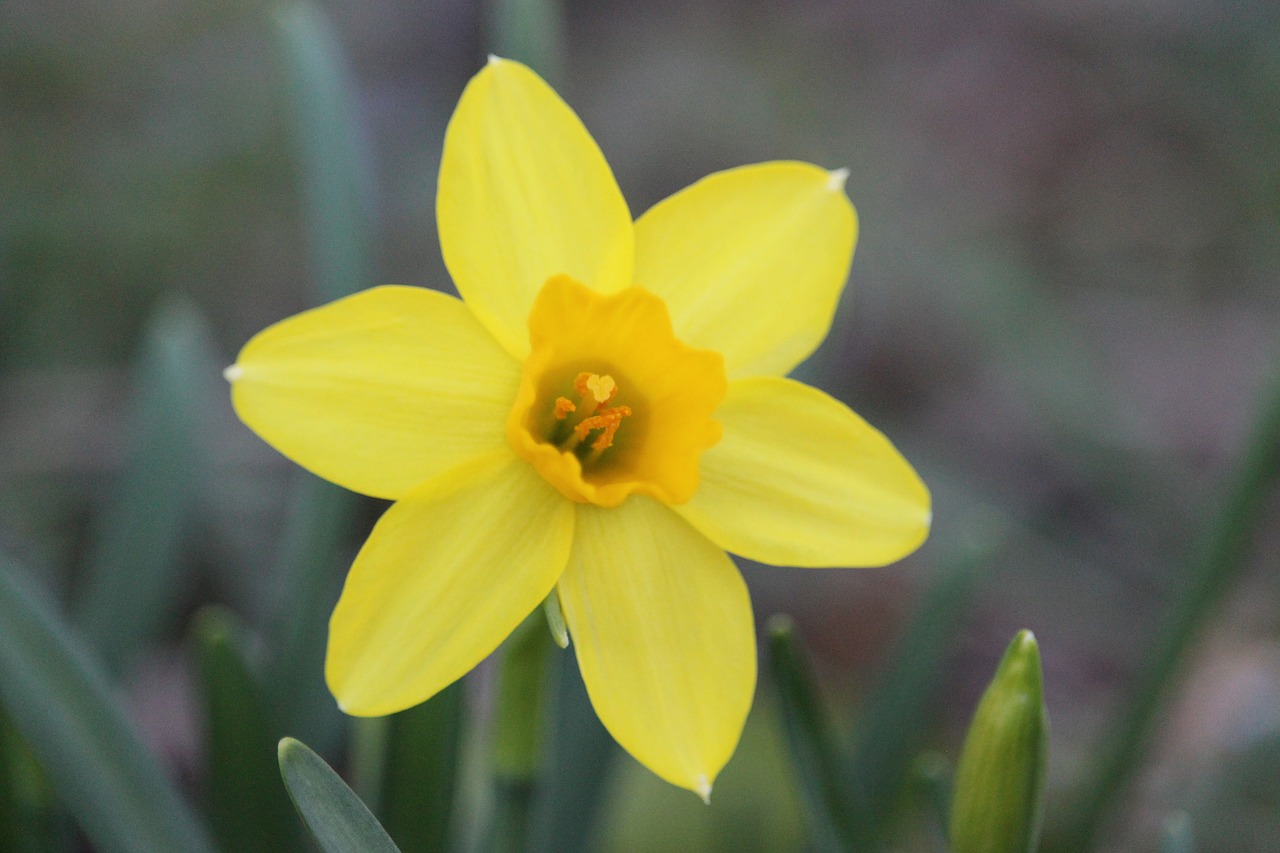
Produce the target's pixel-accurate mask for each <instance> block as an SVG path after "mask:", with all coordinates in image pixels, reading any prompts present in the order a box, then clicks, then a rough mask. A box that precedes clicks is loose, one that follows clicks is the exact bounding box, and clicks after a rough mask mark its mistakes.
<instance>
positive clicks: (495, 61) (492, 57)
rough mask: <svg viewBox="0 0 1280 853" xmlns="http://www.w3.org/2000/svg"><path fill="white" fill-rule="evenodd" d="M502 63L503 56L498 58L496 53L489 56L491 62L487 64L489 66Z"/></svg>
mask: <svg viewBox="0 0 1280 853" xmlns="http://www.w3.org/2000/svg"><path fill="white" fill-rule="evenodd" d="M502 61H503V59H502V57H501V56H498V54H496V53H491V54H489V61H488V62H487V63H486V64H487V65H497V64H498V63H499V62H502Z"/></svg>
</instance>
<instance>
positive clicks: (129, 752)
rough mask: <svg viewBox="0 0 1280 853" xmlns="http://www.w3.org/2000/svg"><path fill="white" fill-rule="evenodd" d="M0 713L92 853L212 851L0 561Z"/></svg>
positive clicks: (78, 656) (105, 688) (107, 697)
mask: <svg viewBox="0 0 1280 853" xmlns="http://www.w3.org/2000/svg"><path fill="white" fill-rule="evenodd" d="M0 625H3V626H4V629H3V631H0V703H2V704H3V705H4V707H5V709H6V710H7V711H8V713H9V716H10V718H11V719H12V720H13V722H14V724H15V725H16V726H17V728H18V730H19V731H20V732H22V735H23V737H24V738H26V740H27V742H28V743H29V744H30V745H31V748H32V749H33V750H34V751H35V754H36V756H37V757H38V758H39V759H40V762H41V764H43V765H44V766H45V767H46V768H47V769H48V772H49V778H50V781H51V782H52V783H53V786H54V788H55V789H56V790H57V792H58V794H59V796H60V797H61V798H62V800H63V802H65V803H66V804H67V807H68V808H69V809H70V811H71V813H72V814H73V816H74V817H75V819H76V820H77V821H78V822H79V824H80V826H81V827H82V828H83V829H84V831H85V833H86V834H87V835H88V836H89V838H90V840H91V841H92V842H93V844H94V847H95V848H96V849H97V850H100V851H104V853H110V852H111V851H120V853H151V852H152V851H154V853H169V851H174V850H182V851H191V853H204V852H205V851H212V850H213V845H212V844H211V843H210V841H209V840H208V836H207V835H206V833H205V829H204V827H203V826H202V825H201V824H200V822H199V820H198V819H197V818H196V816H195V815H194V814H193V813H192V812H191V811H190V810H189V808H188V807H187V805H186V803H185V802H183V800H182V799H181V797H180V796H179V795H178V793H177V791H175V790H174V788H173V786H172V785H170V784H169V782H168V780H166V779H165V777H164V775H163V774H162V773H161V772H160V769H159V768H158V767H157V766H156V763H155V760H154V759H153V758H152V757H151V753H150V752H148V751H147V748H146V747H145V746H144V745H143V744H142V742H141V740H140V739H139V737H138V735H137V733H136V732H135V731H134V729H133V728H132V727H131V726H130V724H129V721H128V719H127V718H126V716H125V714H124V711H123V710H122V708H121V706H120V702H119V700H118V698H117V696H116V694H115V690H114V689H113V687H112V685H111V684H110V683H109V682H108V681H107V678H106V676H105V675H104V674H103V671H102V666H101V664H100V663H98V662H97V661H96V660H94V659H93V658H91V657H90V655H89V652H88V651H87V650H86V648H85V647H84V644H83V641H82V640H80V638H79V637H78V636H76V635H75V634H73V632H72V630H71V628H70V627H69V626H68V625H67V624H66V622H65V621H64V620H63V619H62V618H61V617H60V616H58V615H57V614H56V613H55V612H54V610H53V608H52V607H51V606H50V605H49V604H48V603H47V602H46V601H44V600H43V599H42V597H41V596H40V595H39V594H37V592H36V591H35V590H34V589H33V588H32V585H31V583H30V581H27V580H26V579H24V578H22V577H20V576H19V574H18V570H17V569H16V567H15V566H14V565H13V564H12V563H11V562H10V561H9V560H8V559H7V558H5V557H4V556H2V555H0Z"/></svg>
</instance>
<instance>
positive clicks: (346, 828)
mask: <svg viewBox="0 0 1280 853" xmlns="http://www.w3.org/2000/svg"><path fill="white" fill-rule="evenodd" d="M278 755H279V760H280V775H281V776H283V777H284V782H285V786H286V787H287V788H288V789H289V796H290V797H292V798H293V804H294V806H295V807H296V808H297V809H298V814H300V815H302V819H303V821H304V822H305V823H306V824H307V829H309V830H311V834H312V835H313V836H314V837H315V839H316V841H317V842H318V843H319V844H320V846H321V848H323V849H324V850H325V853H399V848H397V847H396V845H395V843H394V842H393V841H392V840H391V836H389V835H387V831H386V830H385V829H383V828H382V825H381V824H379V823H378V821H377V819H376V818H375V817H374V816H373V813H372V812H370V811H369V809H367V808H366V807H365V805H364V803H362V802H360V798H359V797H357V796H356V795H355V793H354V792H353V791H352V790H351V789H350V788H348V787H347V784H346V783H345V782H343V781H342V779H341V778H340V777H339V776H338V774H337V773H335V772H334V771H333V768H331V767H330V766H329V765H328V764H325V762H324V759H322V758H321V757H320V756H318V755H316V754H315V753H314V752H312V751H311V749H310V748H309V747H308V746H307V745H306V744H304V743H302V742H301V741H297V740H294V739H293V738H289V737H287V738H284V739H283V740H281V741H280V746H279V752H278Z"/></svg>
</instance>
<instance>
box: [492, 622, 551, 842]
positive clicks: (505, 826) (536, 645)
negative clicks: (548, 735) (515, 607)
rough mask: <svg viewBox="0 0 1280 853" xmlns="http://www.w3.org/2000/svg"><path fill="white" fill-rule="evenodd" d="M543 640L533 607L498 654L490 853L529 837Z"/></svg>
mask: <svg viewBox="0 0 1280 853" xmlns="http://www.w3.org/2000/svg"><path fill="white" fill-rule="evenodd" d="M548 638H549V635H548V633H547V629H546V617H545V616H544V615H543V613H542V608H538V609H536V610H535V611H534V612H533V613H531V614H530V615H529V617H528V618H527V619H525V620H524V622H523V623H522V624H521V625H520V627H519V628H517V629H516V630H515V632H514V633H513V634H512V635H511V637H510V639H508V640H507V643H506V645H505V647H504V648H503V650H502V659H501V662H500V663H499V668H498V694H497V700H496V705H495V708H494V738H493V752H492V772H493V816H492V820H491V821H490V824H489V832H490V839H489V844H488V845H486V847H485V849H486V850H492V851H495V853H497V852H499V851H512V853H514V851H520V850H524V849H525V848H526V846H527V840H528V838H529V823H530V820H529V818H530V814H531V813H532V806H533V800H534V794H535V792H536V790H537V785H538V776H539V773H540V771H541V769H542V755H543V740H544V733H545V730H546V725H545V720H544V718H545V716H546V710H547V707H546V706H547V690H546V689H545V688H546V681H547V678H548V676H549V675H550V673H551V668H550V666H549V664H550V662H551V661H550V652H551V643H550V642H548Z"/></svg>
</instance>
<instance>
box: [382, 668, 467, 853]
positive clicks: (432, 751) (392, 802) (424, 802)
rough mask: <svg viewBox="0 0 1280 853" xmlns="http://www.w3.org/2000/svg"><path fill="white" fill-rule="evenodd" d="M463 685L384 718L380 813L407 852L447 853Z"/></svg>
mask: <svg viewBox="0 0 1280 853" xmlns="http://www.w3.org/2000/svg"><path fill="white" fill-rule="evenodd" d="M464 699H465V696H464V694H463V688H462V683H461V682H454V683H453V684H451V685H449V686H448V687H446V688H445V689H444V690H442V691H440V692H439V693H437V694H436V695H435V696H433V697H431V698H430V699H428V700H427V701H426V702H423V703H422V704H421V705H418V706H416V707H414V708H410V709H408V710H407V711H401V712H400V713H398V714H392V715H391V716H390V717H387V718H386V720H387V732H386V755H385V759H384V765H383V782H382V791H381V798H380V804H379V814H380V815H381V816H382V822H383V825H384V826H386V828H387V831H388V832H389V833H391V837H392V838H394V839H395V840H396V841H397V842H398V843H399V844H400V846H401V847H403V848H404V849H406V850H446V849H448V848H449V826H450V821H451V820H452V817H453V798H454V792H455V790H456V788H457V777H458V755H459V744H460V741H461V729H462V720H463V712H464V710H465V709H464Z"/></svg>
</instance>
